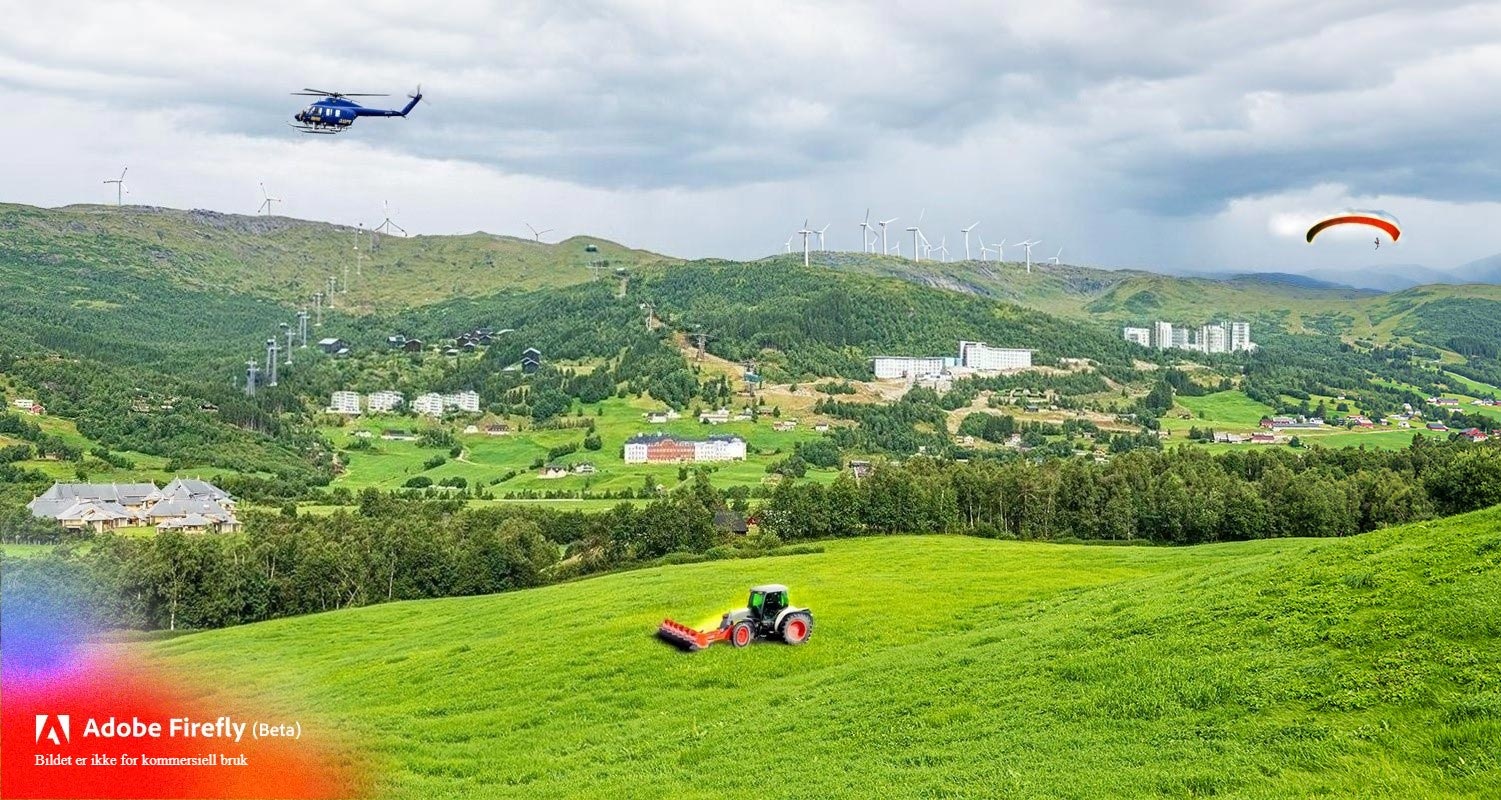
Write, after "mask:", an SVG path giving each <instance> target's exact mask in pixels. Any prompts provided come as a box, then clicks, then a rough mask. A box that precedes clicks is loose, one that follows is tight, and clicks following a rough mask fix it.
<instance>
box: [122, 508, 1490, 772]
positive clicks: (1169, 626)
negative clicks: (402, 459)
mask: <svg viewBox="0 0 1501 800" xmlns="http://www.w3.org/2000/svg"><path fill="white" fill-rule="evenodd" d="M773 580H774V581H782V582H786V583H788V584H790V585H791V587H792V590H793V599H794V601H795V602H798V603H801V604H806V605H809V606H811V607H812V609H813V610H814V612H815V614H816V616H817V622H816V631H815V634H814V636H813V638H812V640H811V641H810V642H809V643H808V644H807V645H805V646H803V647H800V648H789V647H786V646H783V645H777V644H762V645H757V646H753V647H751V648H749V649H748V650H743V651H737V650H733V649H731V648H729V647H725V646H720V647H716V648H712V649H710V650H708V651H706V652H702V653H697V654H684V653H680V652H677V651H675V650H672V649H669V648H667V647H665V646H663V645H661V644H659V643H658V642H656V641H655V640H654V639H653V638H652V637H651V635H650V633H651V631H652V630H653V629H654V627H655V625H656V623H657V622H658V621H659V620H660V619H661V618H662V617H663V616H666V615H671V616H673V617H676V618H678V619H679V620H681V621H684V622H688V623H703V622H708V621H711V620H713V619H714V618H716V616H717V613H718V612H720V611H722V610H724V609H726V608H729V607H733V606H735V605H739V604H740V603H741V602H743V592H744V591H745V588H746V587H747V586H749V585H752V584H755V583H758V582H763V581H773ZM1498 596H1501V511H1498V510H1491V511H1485V512H1480V513H1476V514H1471V515H1467V516H1464V517H1459V518H1455V519H1452V520H1448V521H1443V522H1435V523H1430V524H1425V525H1418V526H1410V527H1406V528H1401V529H1393V530H1388V531H1383V532H1377V533H1372V534H1367V535H1364V536H1360V537H1354V538H1351V539H1344V540H1332V539H1331V540H1311V539H1299V540H1274V541H1261V542H1252V543H1237V544H1222V545H1209V546H1200V547H1195V548H1174V549H1170V548H1114V547H1089V546H1061V545H1044V544H1029V543H1014V542H996V541H988V540H980V539H971V538H963V537H889V538H872V539H863V540H847V541H836V542H830V543H828V545H827V551H826V552H825V553H821V554H814V555H802V556H788V557H781V558H774V559H762V560H752V561H734V562H714V563H709V564H699V565H691V566H682V567H667V568H659V569H652V570H644V571H639V572H632V573H624V574H619V575H611V576H605V577H600V578H595V579H589V580H584V581H579V582H575V583H570V584H564V585H557V586H551V587H546V588H541V589H535V590H529V591H524V592H517V593H513V594H507V595H498V596H489V597H474V598H463V599H450V600H435V601H422V602H409V603H397V604H392V605H385V606H377V607H371V608H364V609H357V610H352V611H343V612H335V613H329V614H322V615H318V616H312V617H304V618H300V619H289V620H281V621H274V622H269V623H263V624H258V625H252V626H245V627H241V628H236V629H229V630H221V631H213V632H205V633H199V634H193V635H188V636H182V637H178V638H176V639H172V640H170V641H166V642H159V643H151V644H139V645H129V647H131V648H132V649H133V650H134V651H136V652H139V653H143V654H145V655H146V656H147V657H148V659H149V660H150V661H152V662H153V663H155V664H157V665H159V666H162V667H170V668H175V669H178V670H182V671H184V672H185V673H187V674H192V675H194V676H195V677H197V678H199V679H202V680H203V681H204V682H205V684H206V685H208V686H213V687H221V688H218V689H216V690H213V691H226V690H225V689H224V688H222V687H237V688H236V689H235V690H234V691H236V692H239V693H244V694H246V695H249V696H252V697H254V698H256V699H257V700H258V701H261V702H262V703H265V704H270V705H276V706H279V707H285V708H288V709H297V711H298V713H300V714H304V715H308V716H309V718H313V717H316V718H321V719H323V720H327V721H328V722H329V723H332V724H338V725H340V726H342V727H344V729H345V730H346V731H347V732H349V733H352V734H354V735H355V736H356V737H357V740H358V741H361V742H364V743H365V744H366V746H367V747H368V749H369V752H368V753H367V754H366V755H365V756H364V758H367V759H368V760H369V763H370V764H371V765H372V766H373V768H374V769H375V772H376V774H377V775H378V778H377V786H376V789H377V792H378V794H380V795H381V796H392V797H401V798H438V797H473V796H484V797H564V796H583V797H631V798H640V797H767V796H774V797H807V798H827V797H1038V798H1041V797H1048V798H1052V797H1075V798H1093V797H1102V796H1122V797H1142V796H1176V797H1187V796H1208V795H1232V796H1245V797H1309V796H1330V797H1356V796H1358V797H1391V798H1412V797H1433V796H1440V795H1443V796H1473V797H1482V796H1495V795H1496V794H1497V793H1501V677H1498V673H1497V672H1496V669H1495V665H1496V664H1497V663H1501V638H1498V637H1501V619H1498V617H1497V615H1496V613H1495V612H1496V598H1497V597H1498ZM273 698H280V699H273ZM209 699H210V700H211V699H212V697H210V698H209Z"/></svg>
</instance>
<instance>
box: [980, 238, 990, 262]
mask: <svg viewBox="0 0 1501 800" xmlns="http://www.w3.org/2000/svg"><path fill="white" fill-rule="evenodd" d="M979 238H980V260H981V261H989V260H990V259H989V258H986V256H988V255H990V248H989V247H986V246H985V237H984V236H981V237H979Z"/></svg>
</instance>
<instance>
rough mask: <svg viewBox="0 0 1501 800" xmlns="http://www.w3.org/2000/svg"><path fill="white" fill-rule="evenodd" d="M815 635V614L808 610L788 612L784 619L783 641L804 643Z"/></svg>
mask: <svg viewBox="0 0 1501 800" xmlns="http://www.w3.org/2000/svg"><path fill="white" fill-rule="evenodd" d="M812 635H813V615H812V614H809V613H808V612H806V611H799V612H797V613H795V614H788V615H787V618H786V619H784V620H782V641H784V642H786V643H787V644H802V643H803V642H806V641H808V637H809V636H812Z"/></svg>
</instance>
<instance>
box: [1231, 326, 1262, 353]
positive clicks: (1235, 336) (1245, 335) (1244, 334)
mask: <svg viewBox="0 0 1501 800" xmlns="http://www.w3.org/2000/svg"><path fill="white" fill-rule="evenodd" d="M1230 349H1231V350H1232V351H1235V352H1239V351H1241V350H1255V349H1256V343H1255V342H1253V341H1251V323H1249V322H1232V323H1230Z"/></svg>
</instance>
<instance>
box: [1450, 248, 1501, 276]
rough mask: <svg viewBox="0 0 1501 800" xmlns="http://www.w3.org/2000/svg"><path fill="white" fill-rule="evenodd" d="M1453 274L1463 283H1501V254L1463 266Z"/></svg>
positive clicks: (1458, 267)
mask: <svg viewBox="0 0 1501 800" xmlns="http://www.w3.org/2000/svg"><path fill="white" fill-rule="evenodd" d="M1453 273H1454V275H1455V277H1457V278H1458V279H1459V280H1458V281H1457V282H1462V283H1501V253H1497V254H1496V255H1493V256H1486V257H1485V258H1479V259H1476V260H1474V261H1471V262H1469V263H1467V264H1461V265H1459V266H1457V267H1455V268H1454V270H1453Z"/></svg>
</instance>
